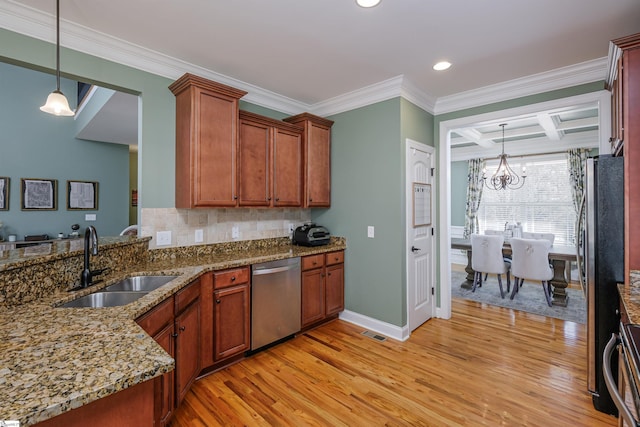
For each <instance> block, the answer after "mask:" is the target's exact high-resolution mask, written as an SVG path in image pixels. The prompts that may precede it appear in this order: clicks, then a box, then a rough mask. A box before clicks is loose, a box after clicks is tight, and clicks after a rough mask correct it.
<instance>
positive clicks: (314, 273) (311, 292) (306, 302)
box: [302, 268, 325, 326]
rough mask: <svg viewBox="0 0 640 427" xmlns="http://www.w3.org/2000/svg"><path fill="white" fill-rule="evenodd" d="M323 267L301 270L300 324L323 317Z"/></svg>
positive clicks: (304, 324)
mask: <svg viewBox="0 0 640 427" xmlns="http://www.w3.org/2000/svg"><path fill="white" fill-rule="evenodd" d="M323 276H324V269H323V268H316V269H314V270H307V271H303V272H302V326H307V325H310V324H312V323H314V322H317V321H319V320H322V319H324V317H325V315H324V310H325V301H324V300H325V298H324V292H325V291H324V277H323Z"/></svg>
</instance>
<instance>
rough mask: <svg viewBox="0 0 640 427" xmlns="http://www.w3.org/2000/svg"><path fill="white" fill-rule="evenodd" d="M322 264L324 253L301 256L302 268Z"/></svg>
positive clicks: (316, 266)
mask: <svg viewBox="0 0 640 427" xmlns="http://www.w3.org/2000/svg"><path fill="white" fill-rule="evenodd" d="M323 265H324V254H318V255H308V256H306V257H303V258H302V270H303V271H304V270H310V269H312V268H319V267H322V266H323Z"/></svg>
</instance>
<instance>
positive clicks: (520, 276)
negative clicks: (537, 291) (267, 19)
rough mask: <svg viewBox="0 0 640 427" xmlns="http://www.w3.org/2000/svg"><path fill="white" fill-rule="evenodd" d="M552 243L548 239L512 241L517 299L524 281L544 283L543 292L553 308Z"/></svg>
mask: <svg viewBox="0 0 640 427" xmlns="http://www.w3.org/2000/svg"><path fill="white" fill-rule="evenodd" d="M550 250H551V242H550V241H549V240H546V239H519V238H513V239H511V273H512V274H513V277H514V280H513V291H512V292H511V299H513V298H514V297H515V295H516V294H517V293H518V290H519V289H520V286H522V282H523V281H524V279H527V280H535V281H539V282H541V283H542V290H543V291H544V296H545V298H546V300H547V304H548V305H549V307H551V306H552V305H553V304H552V300H551V294H552V291H551V282H550V280H551V279H552V278H553V268H552V267H551V265H549V251H550Z"/></svg>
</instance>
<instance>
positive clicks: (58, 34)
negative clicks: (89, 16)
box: [56, 0, 60, 91]
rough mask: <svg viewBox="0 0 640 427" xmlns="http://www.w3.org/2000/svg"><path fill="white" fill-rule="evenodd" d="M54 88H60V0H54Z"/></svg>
mask: <svg viewBox="0 0 640 427" xmlns="http://www.w3.org/2000/svg"><path fill="white" fill-rule="evenodd" d="M56 89H57V90H58V91H59V90H60V0H56Z"/></svg>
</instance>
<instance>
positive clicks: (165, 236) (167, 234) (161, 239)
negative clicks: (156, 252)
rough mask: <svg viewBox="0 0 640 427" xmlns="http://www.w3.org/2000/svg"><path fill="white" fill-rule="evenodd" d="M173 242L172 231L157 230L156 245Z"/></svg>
mask: <svg viewBox="0 0 640 427" xmlns="http://www.w3.org/2000/svg"><path fill="white" fill-rule="evenodd" d="M170 244H171V231H158V232H156V246H165V245H170Z"/></svg>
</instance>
